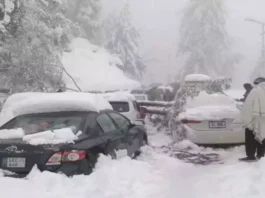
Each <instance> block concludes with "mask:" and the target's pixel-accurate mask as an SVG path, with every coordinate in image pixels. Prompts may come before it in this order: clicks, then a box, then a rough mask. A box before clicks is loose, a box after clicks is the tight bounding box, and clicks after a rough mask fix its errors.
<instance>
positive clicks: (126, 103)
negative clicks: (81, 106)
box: [103, 92, 144, 123]
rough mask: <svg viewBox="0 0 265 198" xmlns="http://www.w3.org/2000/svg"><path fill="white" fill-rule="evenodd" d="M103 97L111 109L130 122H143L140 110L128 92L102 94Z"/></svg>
mask: <svg viewBox="0 0 265 198" xmlns="http://www.w3.org/2000/svg"><path fill="white" fill-rule="evenodd" d="M103 97H104V98H105V99H107V100H108V101H109V103H110V104H111V106H112V108H113V109H114V110H115V111H117V112H119V113H121V114H123V115H124V116H126V117H127V118H128V119H130V120H131V121H141V122H143V123H144V121H143V115H142V113H141V108H140V106H139V104H138V103H137V101H136V99H135V97H134V95H132V94H130V93H128V92H113V93H107V94H103Z"/></svg>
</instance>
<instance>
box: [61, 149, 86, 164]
mask: <svg viewBox="0 0 265 198" xmlns="http://www.w3.org/2000/svg"><path fill="white" fill-rule="evenodd" d="M85 158H86V151H70V152H64V153H63V156H62V162H75V161H80V160H83V159H85Z"/></svg>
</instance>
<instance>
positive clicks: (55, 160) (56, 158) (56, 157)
mask: <svg viewBox="0 0 265 198" xmlns="http://www.w3.org/2000/svg"><path fill="white" fill-rule="evenodd" d="M61 161H62V152H58V153H54V154H53V155H52V156H51V157H50V159H49V160H48V161H47V162H46V165H60V164H61Z"/></svg>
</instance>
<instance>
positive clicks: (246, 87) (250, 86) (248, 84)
mask: <svg viewBox="0 0 265 198" xmlns="http://www.w3.org/2000/svg"><path fill="white" fill-rule="evenodd" d="M243 86H244V88H245V90H246V92H245V94H244V98H243V102H244V101H245V100H246V98H247V96H248V94H249V93H250V92H251V90H252V89H253V86H252V85H251V84H250V83H245V84H244V85H243Z"/></svg>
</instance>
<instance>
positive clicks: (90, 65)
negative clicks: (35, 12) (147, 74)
mask: <svg viewBox="0 0 265 198" xmlns="http://www.w3.org/2000/svg"><path fill="white" fill-rule="evenodd" d="M71 50H72V51H71V52H65V53H64V55H63V57H62V63H63V65H64V67H65V69H66V70H67V72H68V73H70V74H71V76H72V77H73V78H74V79H75V81H76V82H77V84H78V86H79V87H80V88H81V89H82V91H101V92H105V91H109V90H110V91H113V90H127V89H128V90H132V89H135V88H139V87H140V86H141V85H140V83H139V82H137V81H134V80H131V79H129V78H128V77H126V76H125V74H124V73H123V72H122V71H121V70H120V69H118V68H117V65H123V63H122V62H121V60H120V59H119V58H118V57H116V56H113V55H111V54H109V53H108V52H107V51H106V50H105V49H104V48H101V47H98V46H95V45H93V44H91V43H90V42H89V41H88V40H86V39H83V38H75V39H74V40H73V41H72V44H71ZM63 80H64V82H65V83H66V85H67V87H68V88H71V89H75V90H76V89H77V88H76V86H75V85H74V84H73V81H72V80H71V79H70V78H69V76H67V75H66V74H64V76H63Z"/></svg>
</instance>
